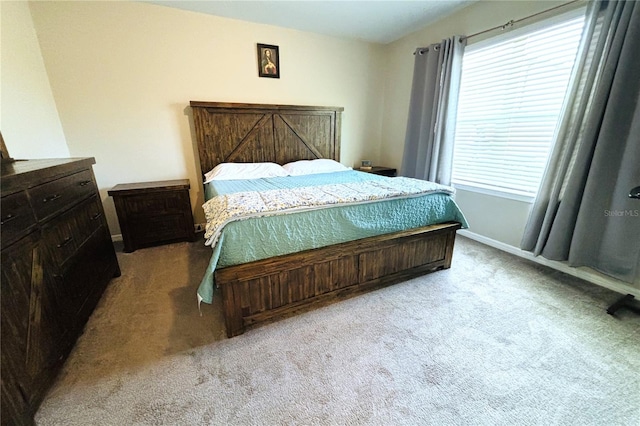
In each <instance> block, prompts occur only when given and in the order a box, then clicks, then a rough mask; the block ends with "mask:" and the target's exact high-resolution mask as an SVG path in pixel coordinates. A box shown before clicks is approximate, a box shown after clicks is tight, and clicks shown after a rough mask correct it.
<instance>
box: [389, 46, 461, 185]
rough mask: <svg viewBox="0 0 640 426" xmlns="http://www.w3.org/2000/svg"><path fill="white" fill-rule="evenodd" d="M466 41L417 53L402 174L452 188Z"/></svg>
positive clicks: (418, 50) (430, 47) (422, 49)
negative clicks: (454, 138)
mask: <svg viewBox="0 0 640 426" xmlns="http://www.w3.org/2000/svg"><path fill="white" fill-rule="evenodd" d="M465 45H466V38H463V37H461V36H455V37H452V38H448V39H446V40H442V42H441V43H437V44H432V45H431V46H429V47H425V48H419V49H416V52H415V53H414V55H415V64H414V68H413V85H412V87H411V101H410V104H409V119H408V121H407V133H406V137H405V143H404V155H403V158H402V169H401V174H402V175H404V176H408V177H414V178H418V179H424V180H429V181H432V182H438V183H441V184H443V185H450V184H451V168H452V162H453V137H454V131H455V118H456V111H457V108H458V93H459V91H460V75H461V73H462V53H463V51H464V46H465Z"/></svg>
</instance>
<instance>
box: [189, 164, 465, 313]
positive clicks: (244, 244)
mask: <svg viewBox="0 0 640 426" xmlns="http://www.w3.org/2000/svg"><path fill="white" fill-rule="evenodd" d="M376 179H393V178H387V177H383V176H377V175H373V174H370V173H362V172H358V171H346V172H338V173H323V174H316V175H306V176H288V177H277V178H266V179H252V180H238V181H214V182H211V183H209V184H207V186H206V188H205V198H206V199H207V200H208V199H210V198H212V197H213V196H215V195H222V194H229V193H235V192H244V191H256V190H257V191H263V190H272V189H282V188H297V187H308V186H314V185H325V184H332V183H346V182H360V181H365V180H376ZM450 221H455V222H460V223H461V224H462V227H463V228H466V227H467V222H466V219H465V218H464V215H463V214H462V212H461V211H460V209H459V208H458V206H457V205H456V203H455V201H454V200H453V199H452V198H451V196H450V195H449V194H444V193H436V194H427V195H423V196H418V197H412V198H404V199H390V200H384V201H377V202H372V203H367V204H355V205H343V206H332V207H327V208H322V209H319V210H311V211H303V212H297V213H287V214H281V215H276V216H267V217H258V218H250V219H245V220H240V221H236V222H231V223H229V224H227V225H226V226H225V227H224V229H223V231H222V234H221V236H220V239H219V240H218V242H217V244H216V245H215V246H214V247H213V253H212V255H211V261H210V262H209V266H208V267H207V270H206V272H205V275H204V277H203V279H202V282H201V284H200V287H199V289H198V296H199V299H200V300H202V301H204V302H206V303H211V300H212V298H213V293H214V288H215V286H214V280H213V274H214V271H215V269H216V268H218V267H220V268H223V267H226V266H232V265H238V264H242V263H247V262H251V261H255V260H260V259H266V258H269V257H273V256H279V255H283V254H290V253H294V252H298V251H301V250H308V249H312V248H318V247H323V246H327V245H331V244H338V243H343V242H346V241H352V240H356V239H360V238H366V237H371V236H376V235H382V234H387V233H392V232H398V231H401V230H404V229H411V228H418V227H421V226H427V225H431V224H436V223H443V222H450Z"/></svg>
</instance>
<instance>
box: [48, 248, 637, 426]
mask: <svg viewBox="0 0 640 426" xmlns="http://www.w3.org/2000/svg"><path fill="white" fill-rule="evenodd" d="M209 255H210V249H209V248H206V247H204V246H202V244H201V243H200V242H198V243H179V244H172V245H167V246H161V247H155V248H149V249H144V250H139V251H136V252H134V253H131V254H124V253H119V254H118V259H119V261H120V266H121V268H122V272H123V275H122V277H120V278H118V279H115V280H114V281H112V283H111V285H110V287H109V288H108V289H107V292H106V293H105V295H104V297H103V299H102V300H101V302H100V305H99V306H98V308H97V310H96V311H95V313H94V315H93V316H92V318H91V319H90V321H89V323H88V325H87V327H86V330H85V333H84V335H83V336H82V337H81V338H80V340H79V342H78V344H77V345H76V348H75V349H74V351H73V353H72V355H71V357H70V358H69V360H68V361H67V363H66V365H65V368H64V370H63V372H62V374H61V375H60V376H59V378H58V381H57V383H56V385H55V386H54V388H53V389H51V391H50V392H49V394H48V396H47V398H46V399H45V401H44V403H43V404H42V406H41V408H40V410H39V412H38V413H37V415H36V421H37V423H38V424H40V425H207V424H210V425H226V424H239V425H247V424H255V425H263V424H264V425H280V424H295V425H299V424H305V425H325V424H326V425H333V424H348V425H359V424H372V425H415V424H424V425H462V424H464V425H479V424H487V425H549V424H566V425H638V424H640V423H639V419H640V316H639V315H637V314H635V313H633V312H631V311H627V310H622V311H620V313H619V315H617V317H612V316H609V315H607V314H606V313H605V308H606V307H607V306H608V305H609V304H610V303H611V302H613V301H614V300H615V299H616V298H617V297H618V295H617V294H615V293H613V292H610V291H608V290H605V289H602V288H600V287H597V286H593V285H590V284H588V283H585V282H582V281H580V280H577V279H574V278H572V277H568V276H566V275H563V274H561V273H558V272H555V271H552V270H549V269H547V268H544V267H541V266H538V265H535V264H532V263H529V262H527V261H524V260H521V259H519V258H516V257H513V256H510V255H507V254H504V253H502V252H499V251H497V250H494V249H491V248H489V247H486V246H483V245H480V244H478V243H475V242H472V241H470V240H466V239H464V238H463V237H459V238H458V242H457V245H456V251H455V254H454V261H453V267H452V268H451V269H450V270H447V271H440V272H437V273H434V274H431V275H427V276H424V277H420V278H417V279H414V280H411V281H407V282H405V283H402V284H398V285H395V286H392V287H389V288H386V289H382V290H378V291H376V292H373V293H369V294H366V295H362V296H358V297H356V298H352V299H349V300H347V301H344V302H341V303H337V304H333V305H331V306H328V307H324V308H321V309H318V310H315V311H312V312H308V313H305V314H301V315H299V316H296V317H293V318H289V319H286V320H282V321H279V322H276V323H273V324H269V325H265V326H262V327H259V328H256V329H253V330H250V331H248V332H247V333H245V334H244V335H242V336H239V337H236V338H233V339H227V338H226V337H225V335H224V330H223V328H224V327H223V319H222V316H221V313H220V306H219V304H218V303H214V305H211V306H209V305H203V310H202V311H203V315H202V316H200V315H199V314H198V310H197V307H196V302H195V289H196V287H197V285H198V283H199V280H200V278H201V274H202V271H203V270H204V268H205V266H206V264H207V262H208V257H209Z"/></svg>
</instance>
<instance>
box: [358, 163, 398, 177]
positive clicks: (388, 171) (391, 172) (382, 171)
mask: <svg viewBox="0 0 640 426" xmlns="http://www.w3.org/2000/svg"><path fill="white" fill-rule="evenodd" d="M358 170H359V171H361V172H366V173H373V174H374V175H381V176H388V177H395V176H396V169H393V168H391V167H382V166H373V167H371V168H370V169H358Z"/></svg>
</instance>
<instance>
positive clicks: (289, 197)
mask: <svg viewBox="0 0 640 426" xmlns="http://www.w3.org/2000/svg"><path fill="white" fill-rule="evenodd" d="M454 191H455V190H454V189H453V188H451V187H448V186H444V185H439V184H437V183H433V182H428V181H424V180H419V179H412V178H406V177H397V178H393V179H385V180H384V181H379V180H372V181H365V182H352V183H339V184H328V185H320V186H308V187H302V188H292V189H274V190H269V191H249V192H236V193H232V194H225V195H218V196H215V197H213V198H212V199H210V200H209V201H207V202H206V203H205V204H204V205H203V206H202V207H203V209H204V213H205V216H206V219H207V227H206V232H205V238H206V239H207V241H206V244H207V245H214V244H215V243H216V242H217V240H218V238H219V237H220V233H221V232H222V229H223V228H224V226H225V225H226V224H227V223H229V222H232V221H235V220H242V219H248V218H252V217H259V216H270V215H276V214H285V213H295V212H300V211H305V210H313V209H320V208H327V207H333V206H335V205H345V204H359V203H366V202H373V201H384V200H387V199H390V198H409V197H415V196H420V195H425V194H430V193H445V194H453V193H454Z"/></svg>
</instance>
